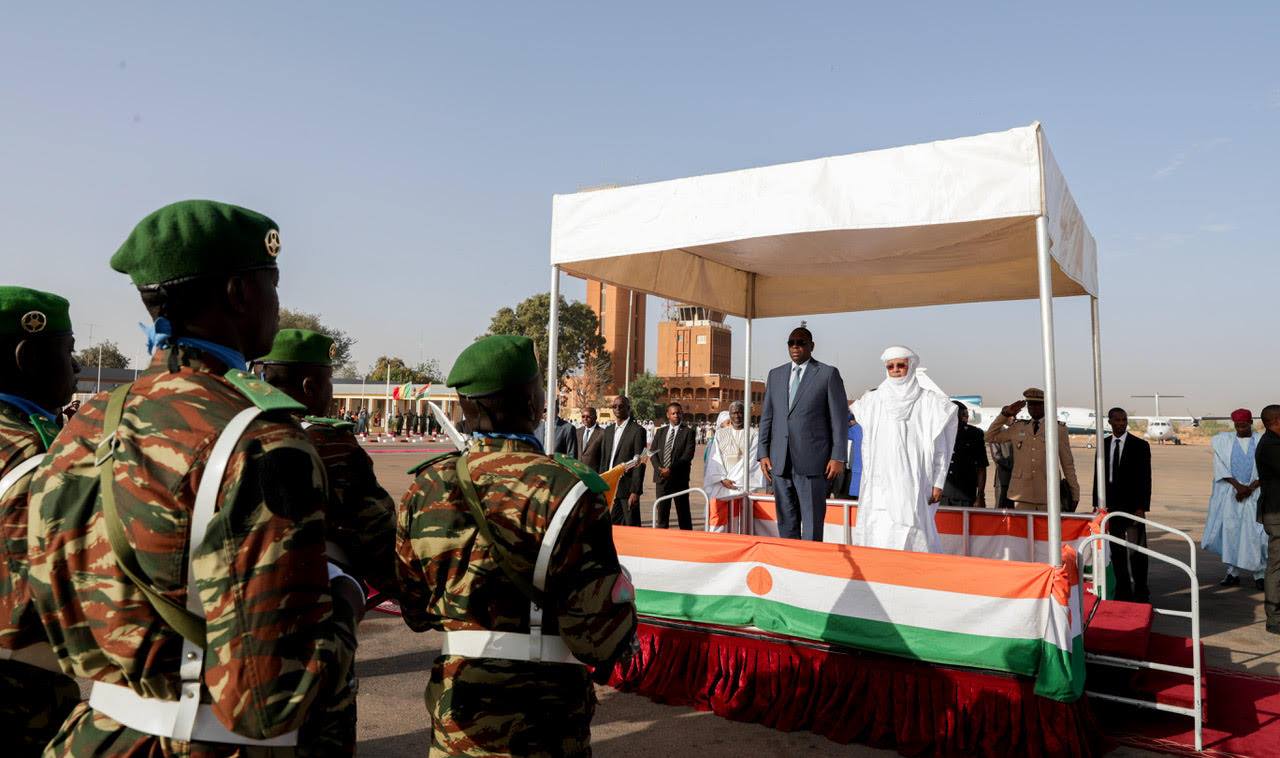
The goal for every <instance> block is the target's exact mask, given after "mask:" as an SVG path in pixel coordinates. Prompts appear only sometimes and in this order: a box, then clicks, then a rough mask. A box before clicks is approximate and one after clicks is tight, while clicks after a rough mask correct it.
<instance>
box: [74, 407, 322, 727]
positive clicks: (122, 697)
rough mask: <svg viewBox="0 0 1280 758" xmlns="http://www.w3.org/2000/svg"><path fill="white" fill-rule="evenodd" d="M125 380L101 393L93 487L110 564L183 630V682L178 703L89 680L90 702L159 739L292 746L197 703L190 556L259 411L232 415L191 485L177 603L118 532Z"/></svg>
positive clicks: (198, 625) (201, 625)
mask: <svg viewBox="0 0 1280 758" xmlns="http://www.w3.org/2000/svg"><path fill="white" fill-rule="evenodd" d="M130 387H131V385H129V384H125V385H121V386H120V387H117V388H116V389H114V390H112V392H111V394H110V395H109V396H108V398H107V408H106V415H105V418H104V421H103V437H102V441H101V442H100V443H99V444H98V453H97V461H96V462H97V465H98V477H99V479H98V483H99V487H98V489H99V491H100V493H101V497H102V511H103V517H104V520H105V521H106V527H107V539H108V541H109V542H110V544H111V552H112V553H113V554H114V556H115V559H116V563H117V564H118V565H119V566H120V570H121V571H123V572H124V574H125V576H127V577H128V578H129V580H130V581H131V582H132V583H133V584H134V586H136V587H137V588H138V589H139V590H140V591H141V592H142V593H143V595H144V596H145V597H146V598H147V601H148V602H149V603H150V605H151V607H152V608H154V609H155V611H156V613H157V614H159V616H160V618H162V619H163V620H164V621H165V623H167V624H169V626H171V627H172V628H173V629H174V630H175V631H177V632H178V634H180V635H182V652H181V658H180V659H179V661H180V666H179V670H178V674H179V676H180V677H181V679H182V687H181V691H180V693H179V696H178V700H177V701H162V700H156V699H154V698H145V697H142V696H140V695H138V694H137V693H135V692H133V691H132V690H130V689H129V688H127V687H121V686H119V685H108V684H104V683H102V682H96V683H95V684H94V688H93V692H92V693H91V694H90V698H89V704H90V706H91V707H93V708H94V709H96V710H99V711H101V712H103V713H104V714H106V715H108V716H110V717H112V718H113V719H115V720H116V721H119V722H120V723H122V724H124V725H126V726H130V727H132V728H134V729H139V730H141V731H144V732H146V733H148V734H153V735H158V736H166V737H170V738H172V739H176V740H183V741H188V742H189V741H192V740H196V741H208V742H231V743H236V744H272V745H292V744H296V743H297V733H296V732H291V733H289V734H286V735H281V736H280V737H277V738H274V739H273V740H271V741H267V742H264V741H257V740H250V739H249V738H246V737H242V736H239V735H236V734H234V733H232V732H230V731H228V730H227V729H226V728H225V727H221V724H220V723H219V722H218V720H217V718H216V717H214V716H213V714H212V710H211V709H210V707H209V706H207V705H202V704H201V702H200V680H201V674H202V672H203V670H204V655H205V650H204V648H205V644H206V640H205V621H204V607H203V606H202V605H201V603H200V591H199V587H197V586H196V571H195V565H194V562H195V555H196V550H197V548H198V547H199V546H200V544H201V543H202V542H203V541H204V538H205V535H206V534H207V532H208V529H209V522H210V521H211V520H212V519H213V515H214V512H215V510H216V508H217V503H218V493H219V491H220V490H221V489H222V478H223V476H224V475H225V474H226V470H227V464H228V463H229V462H230V460H231V455H232V453H233V452H235V447H236V444H237V443H239V441H240V438H241V437H242V436H243V435H244V433H245V431H246V430H247V429H248V428H249V425H250V424H251V423H252V422H253V420H254V419H256V418H257V417H258V416H259V415H260V414H262V413H263V411H264V410H267V409H264V408H262V407H261V406H259V405H257V404H255V405H253V406H250V407H248V408H245V409H244V410H242V411H240V412H239V413H237V414H236V415H235V416H234V417H232V419H231V421H230V422H229V423H228V424H227V425H226V427H224V428H223V430H222V431H221V432H220V433H219V434H218V438H217V440H216V441H215V442H214V444H213V449H212V451H211V452H210V454H209V458H208V460H207V461H206V463H205V468H204V473H203V474H202V475H201V477H200V484H199V485H198V487H197V488H196V500H195V506H194V508H193V509H192V511H191V518H190V521H191V533H190V537H189V540H188V546H187V602H186V605H185V606H180V605H178V604H177V603H175V602H173V601H172V600H170V599H169V598H167V597H165V596H164V595H163V594H162V593H161V592H160V591H159V590H158V589H157V588H156V587H155V586H154V585H152V584H151V582H150V581H149V580H148V579H146V578H145V577H146V574H145V572H143V571H142V568H141V566H140V565H139V564H138V556H137V554H136V553H135V552H134V549H133V546H132V545H131V544H130V543H129V540H128V537H127V536H126V535H125V532H124V524H123V522H122V521H121V519H120V512H119V510H118V508H117V507H116V499H115V486H114V485H115V481H114V480H115V471H114V469H115V467H114V465H109V463H108V462H109V461H113V459H114V456H115V451H116V448H117V446H118V445H119V436H118V434H117V432H118V431H119V428H120V421H121V419H122V418H123V417H124V403H125V399H126V397H127V396H128V394H129V389H130Z"/></svg>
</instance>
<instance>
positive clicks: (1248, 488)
mask: <svg viewBox="0 0 1280 758" xmlns="http://www.w3.org/2000/svg"><path fill="white" fill-rule="evenodd" d="M1231 422H1232V424H1233V425H1234V426H1235V431H1230V432H1222V433H1220V434H1215V435H1214V436H1213V441H1212V447H1213V490H1212V494H1210V496H1209V515H1208V516H1207V518H1206V520H1205V525H1204V536H1203V537H1202V538H1201V540H1200V545H1201V547H1203V548H1204V549H1205V550H1208V551H1209V552H1212V553H1217V554H1218V555H1220V556H1222V562H1223V563H1225V564H1227V575H1226V576H1225V577H1223V579H1222V582H1221V584H1222V586H1224V587H1233V586H1235V585H1238V584H1240V577H1241V576H1244V577H1246V578H1248V577H1250V576H1252V578H1253V583H1254V586H1255V588H1256V589H1262V575H1263V573H1264V572H1265V569H1266V566H1267V534H1266V531H1265V530H1264V529H1263V526H1262V524H1260V523H1258V521H1257V510H1258V497H1259V496H1260V494H1261V493H1260V490H1259V482H1258V464H1257V461H1256V460H1255V457H1254V450H1255V449H1256V448H1257V446H1258V439H1259V438H1260V437H1261V436H1262V435H1261V434H1260V433H1258V432H1255V431H1253V414H1252V413H1250V412H1249V411H1248V410H1246V409H1244V408H1241V409H1239V410H1236V411H1234V412H1233V413H1232V414H1231Z"/></svg>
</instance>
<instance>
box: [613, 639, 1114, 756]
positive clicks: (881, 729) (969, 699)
mask: <svg viewBox="0 0 1280 758" xmlns="http://www.w3.org/2000/svg"><path fill="white" fill-rule="evenodd" d="M638 637H639V641H640V653H639V654H638V655H637V656H635V657H633V658H632V659H630V660H629V661H627V662H625V663H623V664H619V666H618V668H617V669H615V671H614V672H613V676H612V678H611V680H610V684H611V685H613V686H614V687H616V688H617V689H619V690H622V691H624V692H636V693H639V694H643V695H646V696H648V697H649V698H651V699H653V700H655V701H657V702H660V703H670V704H674V705H686V706H692V707H694V708H698V709H700V710H708V711H711V712H713V713H715V714H716V715H718V716H722V717H724V718H729V719H734V720H736V721H747V722H751V723H758V724H763V725H765V726H768V727H771V728H774V729H779V730H782V731H795V730H800V729H806V730H809V731H812V732H815V733H817V734H821V735H823V736H825V737H827V738H829V739H831V740H833V741H835V742H839V743H850V742H859V743H863V744H867V745H873V746H876V747H883V748H893V749H896V750H898V751H899V752H901V753H903V754H904V755H959V754H963V755H986V756H1015V755H1016V756H1040V755H1046V756H1082V755H1093V754H1096V753H1098V752H1099V747H1100V745H1099V742H1098V733H1097V730H1096V729H1095V728H1093V727H1092V724H1091V721H1090V716H1089V706H1088V703H1087V702H1086V700H1085V699H1084V698H1082V699H1080V700H1078V701H1076V702H1074V703H1063V702H1058V701H1054V700H1049V699H1046V698H1041V697H1038V696H1036V695H1035V694H1034V684H1033V682H1032V681H1031V680H1030V679H1028V678H1023V677H1017V676H1013V675H1007V674H1000V673H994V672H989V671H977V670H973V669H958V668H948V667H943V666H937V665H933V664H928V663H922V662H918V661H911V660H906V659H902V658H895V657H890V656H883V655H876V654H871V653H864V652H860V651H854V650H848V649H842V648H835V647H832V646H828V645H822V644H820V643H806V642H801V641H798V640H794V639H790V638H783V637H775V636H770V635H763V634H748V633H744V632H741V631H738V630H730V629H724V628H716V627H706V626H701V625H698V626H694V625H685V624H678V623H672V622H666V621H659V620H654V619H645V621H644V623H641V624H640V629H639V632H638Z"/></svg>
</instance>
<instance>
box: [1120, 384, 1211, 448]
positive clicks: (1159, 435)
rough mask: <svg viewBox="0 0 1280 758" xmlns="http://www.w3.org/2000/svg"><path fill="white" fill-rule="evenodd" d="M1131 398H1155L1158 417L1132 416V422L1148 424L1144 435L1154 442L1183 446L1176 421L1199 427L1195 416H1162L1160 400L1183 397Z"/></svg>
mask: <svg viewBox="0 0 1280 758" xmlns="http://www.w3.org/2000/svg"><path fill="white" fill-rule="evenodd" d="M1131 397H1140V398H1148V397H1149V398H1153V399H1154V400H1155V401H1156V415H1154V416H1130V417H1129V419H1130V420H1131V421H1145V422H1147V433H1146V434H1145V435H1144V436H1145V437H1146V438H1147V439H1149V440H1151V441H1152V442H1160V443H1164V442H1172V443H1173V444H1175V445H1181V444H1182V440H1180V439H1178V428H1177V427H1176V426H1174V423H1173V422H1175V421H1185V422H1189V423H1190V424H1191V425H1192V426H1199V425H1200V419H1198V418H1196V417H1195V416H1162V415H1161V414H1160V398H1162V397H1163V398H1170V397H1183V395H1161V394H1160V393H1159V392H1156V393H1154V394H1151V395H1132V396H1131Z"/></svg>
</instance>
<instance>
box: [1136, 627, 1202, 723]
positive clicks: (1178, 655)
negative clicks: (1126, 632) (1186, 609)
mask: <svg viewBox="0 0 1280 758" xmlns="http://www.w3.org/2000/svg"><path fill="white" fill-rule="evenodd" d="M1147 655H1148V660H1152V661H1156V662H1157V663H1167V664H1169V665H1171V666H1188V667H1190V666H1191V664H1192V655H1191V639H1190V638H1188V637H1175V636H1172V635H1168V634H1157V633H1152V635H1151V639H1150V641H1149V643H1148V645H1147ZM1200 661H1201V666H1202V667H1203V665H1204V643H1203V642H1202V643H1201V644H1200ZM1202 670H1203V668H1202ZM1129 686H1131V687H1132V688H1133V689H1134V690H1135V691H1137V692H1138V693H1139V694H1138V695H1136V697H1138V698H1140V699H1142V700H1154V701H1155V702H1157V703H1164V704H1166V705H1179V706H1182V707H1184V708H1191V707H1192V706H1194V705H1195V699H1194V693H1195V689H1194V687H1193V686H1192V683H1191V677H1189V676H1186V675H1185V674H1172V673H1169V672H1166V671H1151V670H1146V671H1139V672H1137V674H1135V675H1134V677H1133V679H1132V680H1131V681H1130V683H1129ZM1208 690H1209V687H1208V677H1207V676H1205V677H1202V679H1201V682H1200V699H1201V700H1200V702H1201V705H1202V707H1203V706H1204V704H1206V703H1208V700H1209V691H1208Z"/></svg>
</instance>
